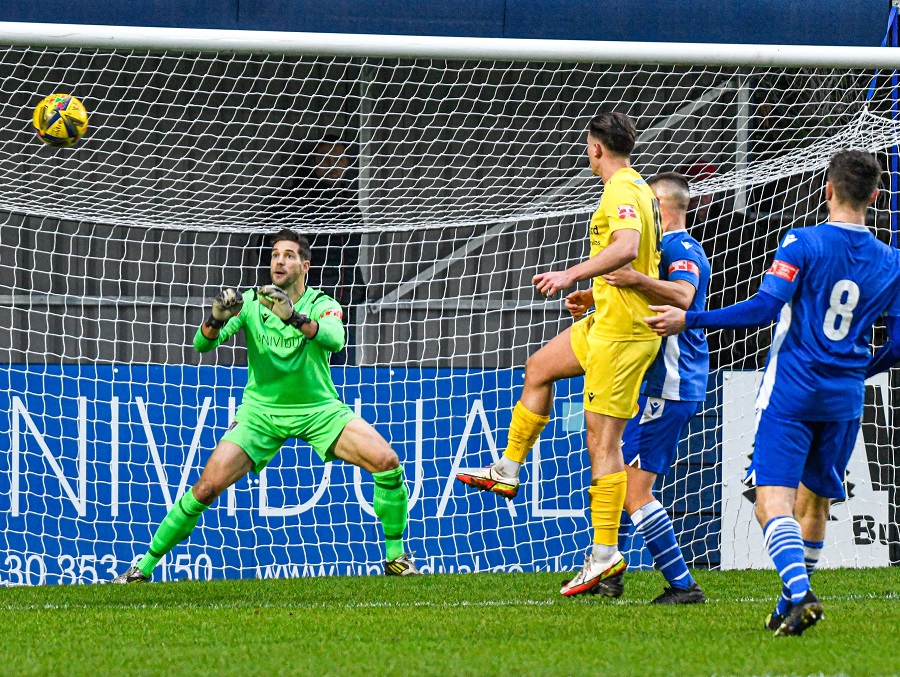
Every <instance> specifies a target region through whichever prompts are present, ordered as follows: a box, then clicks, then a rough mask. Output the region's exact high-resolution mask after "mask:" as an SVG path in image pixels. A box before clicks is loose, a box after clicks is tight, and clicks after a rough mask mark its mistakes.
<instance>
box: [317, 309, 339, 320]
mask: <svg viewBox="0 0 900 677" xmlns="http://www.w3.org/2000/svg"><path fill="white" fill-rule="evenodd" d="M323 317H336V318H337V319H339V320H343V319H344V313H343V312H342V311H340V310H338V309H337V308H329V309H328V310H326V311H325V312H324V313H322V314H321V315H319V319H320V320H321V319H322V318H323Z"/></svg>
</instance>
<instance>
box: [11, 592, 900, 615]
mask: <svg viewBox="0 0 900 677" xmlns="http://www.w3.org/2000/svg"><path fill="white" fill-rule="evenodd" d="M591 599H593V598H591V597H586V598H581V599H580V600H575V601H574V603H584V602H587V601H588V600H591ZM776 599H777V597H775V596H772V597H765V598H757V597H741V598H739V599H712V600H707V604H708V605H719V604H733V603H735V602H738V603H741V604H768V603H772V602H774V601H775V600H776ZM820 599H821V600H822V601H824V602H857V601H869V600H895V599H900V593H897V592H891V593H888V594H886V595H879V594H876V593H868V594H864V595H858V594H851V595H825V596H822V597H820ZM598 601H602V603H603V604H604V605H614V606H647V601H646V600H643V599H606V598H600V600H598ZM572 603H573V601H570V600H566V599H563V598H560V599H522V600H508V601H503V600H484V601H479V602H472V601H465V600H464V601H460V602H427V601H419V602H309V603H301V604H290V603H286V604H277V605H276V604H246V603H233V604H202V603H201V604H187V603H180V604H170V603H166V604H162V603H159V604H148V603H144V604H128V605H123V606H122V607H120V608H121V609H248V610H249V609H285V610H293V609H300V610H302V609H309V610H313V609H412V608H426V609H427V608H434V609H453V608H491V607H535V606H537V607H542V606H543V607H547V606H562V605H563V604H572ZM103 606H106V603H104V604H103ZM95 608H98V605H95V604H3V605H0V610H3V611H41V610H69V609H72V610H85V609H95Z"/></svg>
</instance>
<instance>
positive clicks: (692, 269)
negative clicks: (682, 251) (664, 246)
mask: <svg viewBox="0 0 900 677" xmlns="http://www.w3.org/2000/svg"><path fill="white" fill-rule="evenodd" d="M675 272H682V273H693V274H694V275H696V276H697V277H700V266H698V265H697V264H696V263H694V262H693V261H688V260H687V259H682V260H681V261H673V262H672V263H671V264H670V265H669V275H671V274H672V273H675Z"/></svg>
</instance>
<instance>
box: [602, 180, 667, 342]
mask: <svg viewBox="0 0 900 677" xmlns="http://www.w3.org/2000/svg"><path fill="white" fill-rule="evenodd" d="M626 228H627V229H630V230H636V231H638V232H639V233H640V234H641V244H640V247H639V249H638V256H637V258H636V259H635V260H634V261H632V262H631V265H632V267H634V269H635V270H636V271H638V272H640V273H644V275H648V276H650V277H652V278H656V279H659V257H660V248H661V243H662V216H661V214H660V211H659V203H658V202H657V201H656V197H654V195H653V191H652V190H650V186H648V185H647V182H646V181H644V179H642V178H641V175H640V174H638V173H637V172H636V171H635V170H634V169H631V168H630V167H628V168H625V169H620V170H619V171H617V172H616V173H615V174H613V175H612V177H611V178H610V180H609V181H608V182H607V183H606V185H605V186H604V189H603V197H601V198H600V205H599V206H598V207H597V211H596V212H594V215H593V216H592V217H591V225H590V238H591V258H593V257H594V256H596V255H597V254H599V253H600V252H601V251H602V250H603V249H604V248H606V247H607V246H608V245H609V244H610V243H611V242H612V234H613V233H614V232H616V231H617V230H623V229H626ZM593 291H594V306H595V308H596V312H597V318H596V321H595V322H594V325H595V329H594V331H596V332H598V334H599V335H601V336H604V337H606V338H609V339H614V340H619V341H645V340H649V339H655V338H656V334H654V333H653V331H652V330H651V329H650V327H648V326H647V323H646V322H644V318H645V317H648V316H650V315H652V314H653V313H652V312H651V311H650V308H649V305H650V304H649V301H648V300H647V297H645V296H644V295H643V294H641V293H640V292H637V291H635V290H633V289H627V288H626V289H619V288H616V287H612V286H610V285H608V284H606V282H605V281H604V280H603V278H602V277H595V278H594V289H593Z"/></svg>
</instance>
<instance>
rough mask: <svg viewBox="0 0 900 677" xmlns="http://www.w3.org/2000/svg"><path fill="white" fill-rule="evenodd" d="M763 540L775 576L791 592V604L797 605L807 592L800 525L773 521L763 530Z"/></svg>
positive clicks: (786, 519)
mask: <svg viewBox="0 0 900 677" xmlns="http://www.w3.org/2000/svg"><path fill="white" fill-rule="evenodd" d="M763 536H764V537H765V540H766V549H767V550H768V551H769V556H770V557H771V558H772V561H773V562H774V563H775V568H776V569H777V570H778V575H779V576H780V577H781V580H782V582H783V583H784V587H786V588H787V589H788V591H789V592H790V598H791V603H792V604H797V603H798V602H799V601H801V600H802V599H803V598H804V597H805V596H806V593H807V591H808V590H809V576H808V575H807V573H806V562H805V558H804V552H803V537H802V536H801V534H800V525H799V524H798V523H797V520H795V519H794V518H793V517H788V516H784V517H775V518H773V519H771V520H769V523H768V524H766V526H765V528H763Z"/></svg>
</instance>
